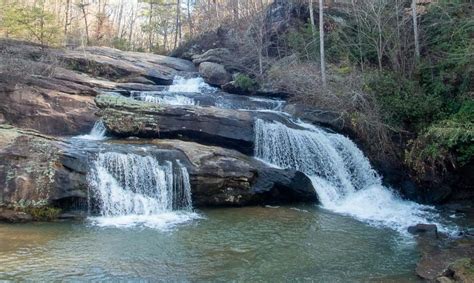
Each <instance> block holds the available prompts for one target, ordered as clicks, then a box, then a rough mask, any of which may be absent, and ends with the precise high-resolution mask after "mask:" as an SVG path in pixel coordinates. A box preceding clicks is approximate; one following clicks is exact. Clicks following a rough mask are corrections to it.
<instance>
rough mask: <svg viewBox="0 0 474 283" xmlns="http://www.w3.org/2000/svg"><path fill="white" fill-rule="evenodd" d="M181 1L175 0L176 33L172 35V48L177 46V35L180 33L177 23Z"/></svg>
mask: <svg viewBox="0 0 474 283" xmlns="http://www.w3.org/2000/svg"><path fill="white" fill-rule="evenodd" d="M180 6H181V1H180V0H178V1H176V33H175V36H174V48H175V49H176V47H178V35H179V34H180V27H179V25H180V23H179V17H180V11H181V7H180Z"/></svg>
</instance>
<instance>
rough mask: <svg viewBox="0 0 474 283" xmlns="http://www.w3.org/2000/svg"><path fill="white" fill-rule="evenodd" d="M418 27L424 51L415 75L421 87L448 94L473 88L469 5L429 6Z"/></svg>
mask: <svg viewBox="0 0 474 283" xmlns="http://www.w3.org/2000/svg"><path fill="white" fill-rule="evenodd" d="M421 26H422V27H423V32H424V38H426V46H425V50H426V51H425V54H424V56H423V57H422V59H421V62H420V65H419V69H418V74H419V79H420V84H421V85H422V86H423V88H424V90H425V91H426V92H427V93H431V94H436V95H442V96H448V97H453V96H456V95H457V94H460V93H465V92H467V91H469V90H472V88H473V82H472V78H473V77H474V36H473V34H474V21H473V20H472V9H470V8H469V4H467V3H466V4H453V3H447V4H439V5H432V6H431V8H430V10H429V13H427V14H426V15H425V16H424V17H422V22H421Z"/></svg>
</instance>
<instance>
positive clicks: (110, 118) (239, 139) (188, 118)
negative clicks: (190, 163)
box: [95, 94, 296, 154]
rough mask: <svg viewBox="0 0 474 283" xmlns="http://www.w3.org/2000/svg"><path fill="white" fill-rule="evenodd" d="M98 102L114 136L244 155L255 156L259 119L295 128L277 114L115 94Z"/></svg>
mask: <svg viewBox="0 0 474 283" xmlns="http://www.w3.org/2000/svg"><path fill="white" fill-rule="evenodd" d="M95 102H96V104H97V106H98V107H99V108H101V111H100V113H99V114H100V116H102V120H103V121H104V124H105V126H106V128H107V130H108V132H109V133H110V134H113V135H115V136H118V137H131V136H134V137H141V138H168V139H181V140H188V141H196V142H199V143H203V144H209V145H218V146H222V147H226V148H232V149H236V150H238V151H240V152H243V153H245V154H253V150H254V139H255V133H254V122H255V119H256V118H262V119H267V120H275V121H279V122H281V123H287V125H288V126H290V127H296V125H292V124H290V123H288V122H287V120H286V119H284V118H282V117H281V116H280V115H278V114H275V113H264V112H261V113H257V112H251V111H238V110H231V109H221V108H215V107H200V106H186V105H179V106H177V105H159V104H153V103H147V102H143V101H138V100H133V99H130V98H127V97H123V96H120V95H112V94H103V95H99V96H97V97H96V99H95Z"/></svg>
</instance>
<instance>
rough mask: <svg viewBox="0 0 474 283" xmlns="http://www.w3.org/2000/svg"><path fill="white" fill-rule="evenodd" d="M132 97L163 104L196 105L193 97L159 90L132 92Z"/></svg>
mask: <svg viewBox="0 0 474 283" xmlns="http://www.w3.org/2000/svg"><path fill="white" fill-rule="evenodd" d="M131 96H132V98H133V99H137V100H141V101H145V102H150V103H156V104H164V105H196V102H195V101H194V99H192V98H190V97H187V96H184V95H178V94H176V95H163V94H162V93H160V92H152V91H147V92H132V94H131Z"/></svg>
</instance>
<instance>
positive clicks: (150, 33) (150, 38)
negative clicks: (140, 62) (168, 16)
mask: <svg viewBox="0 0 474 283" xmlns="http://www.w3.org/2000/svg"><path fill="white" fill-rule="evenodd" d="M152 24H153V1H150V14H149V15H148V28H149V29H150V30H149V31H148V51H149V52H151V51H152V50H153V28H152Z"/></svg>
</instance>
